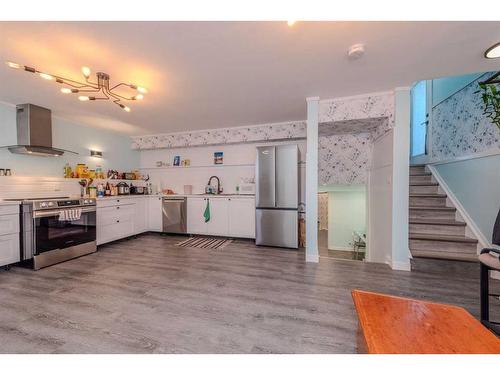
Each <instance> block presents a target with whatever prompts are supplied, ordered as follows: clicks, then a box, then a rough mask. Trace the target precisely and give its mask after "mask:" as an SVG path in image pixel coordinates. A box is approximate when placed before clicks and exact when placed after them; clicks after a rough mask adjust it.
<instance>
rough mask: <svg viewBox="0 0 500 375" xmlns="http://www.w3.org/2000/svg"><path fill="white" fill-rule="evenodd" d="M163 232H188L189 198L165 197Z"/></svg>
mask: <svg viewBox="0 0 500 375" xmlns="http://www.w3.org/2000/svg"><path fill="white" fill-rule="evenodd" d="M162 216H163V233H187V198H186V197H163V206H162Z"/></svg>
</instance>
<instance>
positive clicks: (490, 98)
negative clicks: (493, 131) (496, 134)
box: [479, 82, 500, 130]
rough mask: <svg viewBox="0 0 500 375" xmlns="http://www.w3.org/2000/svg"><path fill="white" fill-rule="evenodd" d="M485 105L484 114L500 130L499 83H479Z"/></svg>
mask: <svg viewBox="0 0 500 375" xmlns="http://www.w3.org/2000/svg"><path fill="white" fill-rule="evenodd" d="M479 87H480V88H481V98H482V100H483V104H484V110H483V114H484V115H485V116H486V117H488V118H489V119H490V120H491V122H492V123H493V124H495V125H496V126H497V127H498V129H499V130H500V89H499V88H498V83H487V82H481V83H479Z"/></svg>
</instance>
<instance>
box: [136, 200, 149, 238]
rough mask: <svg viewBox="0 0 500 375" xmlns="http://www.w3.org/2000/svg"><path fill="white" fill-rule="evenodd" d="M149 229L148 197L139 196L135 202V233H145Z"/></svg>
mask: <svg viewBox="0 0 500 375" xmlns="http://www.w3.org/2000/svg"><path fill="white" fill-rule="evenodd" d="M147 230H148V202H147V198H137V199H135V204H134V233H135V234H139V233H144V232H146V231H147Z"/></svg>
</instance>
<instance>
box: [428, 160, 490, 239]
mask: <svg viewBox="0 0 500 375" xmlns="http://www.w3.org/2000/svg"><path fill="white" fill-rule="evenodd" d="M427 168H429V171H430V172H431V173H432V175H433V176H434V178H435V179H436V181H437V182H438V183H439V186H440V187H441V188H442V189H443V190H444V192H445V193H446V195H447V196H448V199H449V200H450V201H451V203H452V204H453V205H454V206H455V208H456V209H457V211H458V212H459V213H460V215H461V216H462V218H463V219H464V221H465V223H466V224H467V227H468V228H469V229H470V231H471V232H472V234H473V235H474V236H475V237H476V239H477V240H478V241H479V244H480V245H481V247H483V248H485V247H492V246H493V245H492V244H491V243H490V241H488V239H487V238H486V236H485V235H484V234H483V233H482V232H481V230H480V229H479V228H478V226H477V225H476V223H475V222H474V220H472V218H471V217H470V216H469V214H468V213H467V211H466V210H465V208H464V206H462V203H460V201H459V200H458V198H457V197H456V195H455V194H454V193H453V191H452V190H451V189H450V187H449V186H448V184H447V183H446V181H445V180H444V179H443V177H441V175H440V174H439V172H438V171H437V169H436V168H435V167H434V166H433V165H427Z"/></svg>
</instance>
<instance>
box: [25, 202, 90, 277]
mask: <svg viewBox="0 0 500 375" xmlns="http://www.w3.org/2000/svg"><path fill="white" fill-rule="evenodd" d="M22 215H23V216H22V220H21V221H22V250H21V252H22V254H21V258H22V260H24V261H28V260H31V261H32V264H33V268H34V269H40V268H43V267H47V266H50V265H52V264H55V263H59V262H62V261H65V260H68V259H72V258H75V257H79V256H82V255H85V254H89V253H93V252H95V251H96V250H97V246H96V205H95V200H94V199H64V200H53V201H27V202H24V203H23V208H22Z"/></svg>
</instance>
